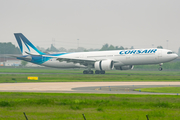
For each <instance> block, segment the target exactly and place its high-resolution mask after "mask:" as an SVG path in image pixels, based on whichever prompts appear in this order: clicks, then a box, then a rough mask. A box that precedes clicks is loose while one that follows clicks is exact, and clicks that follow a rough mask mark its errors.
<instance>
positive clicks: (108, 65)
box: [94, 60, 114, 70]
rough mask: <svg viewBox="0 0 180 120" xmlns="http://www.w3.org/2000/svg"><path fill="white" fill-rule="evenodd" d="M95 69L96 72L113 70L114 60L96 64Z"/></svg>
mask: <svg viewBox="0 0 180 120" xmlns="http://www.w3.org/2000/svg"><path fill="white" fill-rule="evenodd" d="M94 68H95V69H96V70H112V69H113V68H114V63H113V61H112V60H101V61H97V62H95V63H94Z"/></svg>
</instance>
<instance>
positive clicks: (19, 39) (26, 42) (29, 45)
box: [14, 33, 45, 55]
mask: <svg viewBox="0 0 180 120" xmlns="http://www.w3.org/2000/svg"><path fill="white" fill-rule="evenodd" d="M14 35H15V37H16V40H17V42H18V45H19V48H20V50H21V53H22V54H25V53H27V52H29V53H32V51H33V52H36V54H39V55H44V54H45V53H43V52H41V51H39V50H38V49H37V48H36V47H35V46H34V45H33V44H32V43H31V42H30V41H29V40H28V39H27V38H26V37H25V36H24V35H23V34H22V33H14ZM22 41H23V42H22ZM23 43H24V45H23ZM23 47H26V48H27V50H28V51H25V48H23Z"/></svg>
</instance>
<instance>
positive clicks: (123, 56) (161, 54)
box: [41, 49, 178, 68]
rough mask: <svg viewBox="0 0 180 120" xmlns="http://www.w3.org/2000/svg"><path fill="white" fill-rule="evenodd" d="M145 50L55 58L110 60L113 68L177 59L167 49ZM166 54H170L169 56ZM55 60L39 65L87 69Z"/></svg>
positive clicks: (84, 53) (90, 53) (104, 52)
mask: <svg viewBox="0 0 180 120" xmlns="http://www.w3.org/2000/svg"><path fill="white" fill-rule="evenodd" d="M145 50H149V49H134V51H133V50H112V51H95V52H77V53H67V54H64V55H60V56H56V57H57V58H77V59H94V60H96V61H100V60H112V61H114V66H115V67H116V66H125V65H145V64H159V63H165V62H169V61H171V60H174V59H176V58H177V57H178V55H177V54H175V53H172V51H171V50H167V49H156V51H155V52H149V53H148V52H147V51H145ZM139 51H140V52H139ZM145 52H146V53H145ZM168 52H169V53H170V52H171V53H170V54H169V53H168ZM57 58H51V59H50V60H48V61H46V62H44V63H42V64H41V65H44V66H49V67H57V68H76V67H87V66H84V65H81V64H79V63H73V62H66V61H63V62H59V61H57V60H56V59H57Z"/></svg>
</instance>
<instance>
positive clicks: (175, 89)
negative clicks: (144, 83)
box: [135, 87, 180, 93]
mask: <svg viewBox="0 0 180 120" xmlns="http://www.w3.org/2000/svg"><path fill="white" fill-rule="evenodd" d="M135 90H136V91H139V90H141V91H142V92H155V93H180V87H155V88H138V89H135Z"/></svg>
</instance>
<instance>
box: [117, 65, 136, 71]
mask: <svg viewBox="0 0 180 120" xmlns="http://www.w3.org/2000/svg"><path fill="white" fill-rule="evenodd" d="M115 68H116V70H130V69H133V68H134V66H133V65H124V66H115Z"/></svg>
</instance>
